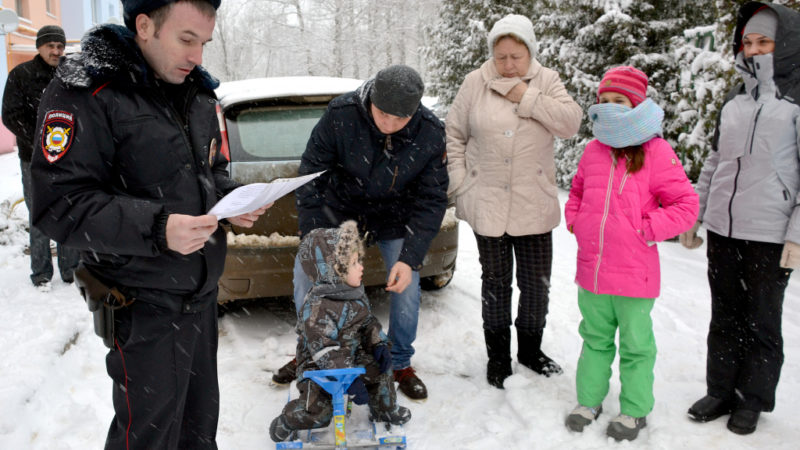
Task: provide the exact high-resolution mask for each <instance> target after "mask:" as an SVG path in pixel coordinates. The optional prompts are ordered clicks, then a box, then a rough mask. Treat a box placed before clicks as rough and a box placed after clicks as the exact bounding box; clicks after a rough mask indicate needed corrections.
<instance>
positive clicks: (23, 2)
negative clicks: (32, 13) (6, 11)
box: [14, 0, 29, 19]
mask: <svg viewBox="0 0 800 450" xmlns="http://www.w3.org/2000/svg"><path fill="white" fill-rule="evenodd" d="M14 7H15V8H16V9H17V15H18V16H20V17H24V18H26V19H27V18H28V12H29V11H28V0H14Z"/></svg>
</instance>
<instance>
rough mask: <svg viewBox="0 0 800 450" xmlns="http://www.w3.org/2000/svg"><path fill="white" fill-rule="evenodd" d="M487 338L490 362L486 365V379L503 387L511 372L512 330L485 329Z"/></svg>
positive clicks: (484, 333)
mask: <svg viewBox="0 0 800 450" xmlns="http://www.w3.org/2000/svg"><path fill="white" fill-rule="evenodd" d="M483 335H484V337H485V338H486V353H487V354H488V355H489V363H488V364H487V365H486V380H487V381H488V382H489V384H491V385H492V386H494V387H496V388H498V389H503V381H505V379H506V378H508V377H510V376H511V374H512V372H511V330H510V329H508V328H506V329H501V330H487V329H484V330H483Z"/></svg>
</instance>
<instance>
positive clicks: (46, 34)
mask: <svg viewBox="0 0 800 450" xmlns="http://www.w3.org/2000/svg"><path fill="white" fill-rule="evenodd" d="M48 42H60V43H62V44H64V45H67V36H66V35H65V34H64V29H63V28H61V27H60V26H58V25H45V26H43V27H42V28H39V32H38V33H36V48H39V47H41V46H43V45H44V44H47V43H48Z"/></svg>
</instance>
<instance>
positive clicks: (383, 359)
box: [372, 344, 392, 373]
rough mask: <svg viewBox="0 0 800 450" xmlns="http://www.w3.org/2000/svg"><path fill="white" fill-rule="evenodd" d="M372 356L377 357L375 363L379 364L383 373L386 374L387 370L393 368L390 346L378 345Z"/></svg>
mask: <svg viewBox="0 0 800 450" xmlns="http://www.w3.org/2000/svg"><path fill="white" fill-rule="evenodd" d="M372 356H373V357H375V362H376V363H378V369H380V371H381V373H386V371H387V370H389V369H391V368H392V354H391V353H389V346H388V345H386V344H378V345H376V346H375V348H374V349H372Z"/></svg>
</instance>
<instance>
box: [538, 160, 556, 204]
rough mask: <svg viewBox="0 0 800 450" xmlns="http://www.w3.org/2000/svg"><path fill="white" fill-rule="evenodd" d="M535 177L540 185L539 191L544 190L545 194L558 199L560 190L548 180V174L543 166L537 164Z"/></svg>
mask: <svg viewBox="0 0 800 450" xmlns="http://www.w3.org/2000/svg"><path fill="white" fill-rule="evenodd" d="M534 177H536V183H537V184H538V185H539V189H541V190H542V192H544V193H545V194H547V195H549V196H550V197H553V198H558V188H557V187H556V185H555V184H553V183H551V182H550V180H549V179H548V178H547V174H546V173H545V170H544V169H543V168H542V166H540V165H538V164H537V167H536V172H535V173H534Z"/></svg>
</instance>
